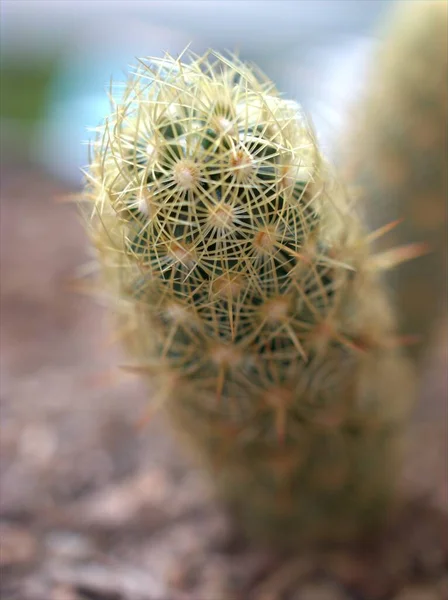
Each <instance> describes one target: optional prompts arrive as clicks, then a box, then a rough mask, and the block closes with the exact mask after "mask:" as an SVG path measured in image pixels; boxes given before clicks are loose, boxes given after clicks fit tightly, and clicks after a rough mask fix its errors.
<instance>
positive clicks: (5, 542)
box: [0, 523, 37, 567]
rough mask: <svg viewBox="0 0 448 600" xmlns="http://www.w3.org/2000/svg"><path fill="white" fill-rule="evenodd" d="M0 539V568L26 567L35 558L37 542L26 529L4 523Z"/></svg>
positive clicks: (0, 529)
mask: <svg viewBox="0 0 448 600" xmlns="http://www.w3.org/2000/svg"><path fill="white" fill-rule="evenodd" d="M0 539H1V552H0V566H2V567H7V566H8V567H9V566H14V565H24V564H26V563H29V562H31V561H32V560H33V559H34V558H35V556H36V553H37V542H36V539H35V538H34V537H33V536H32V535H31V533H30V532H29V531H27V530H26V529H24V528H21V527H17V526H13V525H8V524H6V523H2V524H0Z"/></svg>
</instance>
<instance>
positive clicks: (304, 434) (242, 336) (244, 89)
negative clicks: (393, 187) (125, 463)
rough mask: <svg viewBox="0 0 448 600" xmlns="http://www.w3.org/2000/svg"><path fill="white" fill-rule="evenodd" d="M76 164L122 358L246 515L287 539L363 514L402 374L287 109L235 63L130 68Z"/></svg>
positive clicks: (391, 441)
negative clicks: (84, 172)
mask: <svg viewBox="0 0 448 600" xmlns="http://www.w3.org/2000/svg"><path fill="white" fill-rule="evenodd" d="M88 177H89V180H88V184H87V197H88V198H89V199H90V200H92V203H91V206H92V205H93V211H92V213H91V219H90V224H91V235H92V240H93V243H94V244H95V246H96V248H97V249H98V255H99V257H100V262H101V265H102V272H103V276H104V280H105V285H106V286H107V289H109V290H110V292H111V295H112V296H113V297H114V298H116V299H118V300H119V303H118V309H117V310H118V316H119V319H120V320H121V326H122V327H123V328H124V329H125V330H126V332H127V335H126V337H125V345H126V346H127V348H128V350H129V352H130V354H131V356H133V357H134V361H135V362H134V365H133V366H132V367H131V368H132V369H134V370H136V371H138V372H140V373H142V374H146V375H147V377H148V378H150V380H151V382H152V383H154V384H155V385H156V387H157V388H158V390H159V392H160V397H161V398H162V400H163V402H162V407H163V410H166V412H167V413H168V415H169V417H170V419H171V421H172V423H174V424H175V425H176V427H177V429H178V431H179V432H180V434H181V435H182V436H183V437H185V438H187V439H188V440H189V442H190V444H191V446H192V448H193V449H195V451H196V452H197V454H198V456H199V457H200V459H201V460H202V461H203V462H204V464H205V465H206V466H207V468H208V469H209V472H210V474H211V477H212V480H213V484H214V486H215V488H216V490H217V491H218V494H219V496H220V497H221V498H223V499H224V501H225V502H226V503H227V504H228V505H229V506H230V507H231V509H232V510H233V511H234V512H235V514H237V515H238V516H239V518H240V519H241V523H242V524H243V527H245V528H246V529H247V530H248V531H249V532H251V533H253V534H255V535H259V536H261V537H264V538H265V539H268V540H275V541H277V542H278V543H280V544H285V545H288V544H297V543H299V542H301V541H310V540H315V541H319V540H337V539H343V538H345V537H352V536H353V535H355V534H357V533H359V532H360V531H363V530H364V528H368V527H376V526H377V525H378V524H379V523H380V522H381V520H382V519H383V518H384V517H385V515H386V514H387V513H388V511H387V508H388V507H390V506H391V505H392V504H393V502H392V503H391V501H392V499H393V498H394V497H395V484H396V479H397V473H398V471H397V469H398V468H399V461H400V457H401V446H402V442H403V436H402V434H403V425H404V423H405V421H406V417H407V412H408V409H409V405H410V400H411V396H412V392H413V381H412V373H411V372H410V370H409V367H408V364H407V362H406V361H405V359H404V358H403V357H402V356H401V352H400V350H399V348H398V347H397V344H396V338H395V334H394V318H393V315H392V314H391V312H390V309H389V307H388V305H387V302H386V300H385V298H384V294H383V292H382V290H381V289H380V287H379V284H378V281H377V273H376V266H375V265H376V263H375V260H373V259H372V257H371V256H370V254H369V249H368V244H367V241H366V239H365V238H364V237H363V235H362V231H361V230H360V228H359V226H358V224H357V222H356V220H354V218H353V217H352V216H350V202H349V201H348V200H347V198H346V196H345V192H344V190H343V188H342V187H341V186H340V185H338V183H337V181H336V180H335V178H334V176H333V174H332V173H331V170H330V168H329V167H328V166H327V165H326V164H325V161H324V160H323V158H322V157H321V156H320V153H319V151H318V149H317V147H316V144H315V141H314V137H313V133H312V129H311V128H310V126H309V124H308V123H307V121H306V120H305V118H304V116H303V115H302V113H301V111H300V109H299V107H298V106H297V105H296V104H295V103H292V102H289V101H286V100H284V99H282V98H281V97H280V95H279V94H278V92H277V91H276V89H275V88H274V86H273V85H272V84H271V83H270V82H269V81H267V80H266V79H264V78H263V77H262V76H260V75H258V74H256V73H255V72H254V70H251V69H249V68H248V67H246V66H244V65H243V64H240V63H239V62H237V61H236V60H235V59H232V60H228V59H227V58H224V57H222V56H220V55H217V54H214V53H209V54H207V55H206V56H203V57H200V58H197V57H193V58H192V59H191V60H190V61H189V62H186V61H185V62H181V61H180V60H174V59H171V58H170V57H168V56H167V57H165V58H164V59H160V60H151V61H150V60H148V61H142V62H141V65H140V67H139V69H138V70H137V72H136V74H135V76H134V77H133V78H132V79H131V80H130V81H129V83H128V85H127V86H126V89H125V93H124V97H123V99H122V100H121V101H120V102H119V103H117V104H116V105H115V107H114V111H113V112H112V114H111V116H110V117H109V118H108V119H107V120H106V123H105V126H104V127H103V128H102V129H101V132H100V134H99V136H98V140H97V143H96V144H95V145H94V148H93V157H92V161H91V166H90V170H89V174H88ZM156 396H157V394H156Z"/></svg>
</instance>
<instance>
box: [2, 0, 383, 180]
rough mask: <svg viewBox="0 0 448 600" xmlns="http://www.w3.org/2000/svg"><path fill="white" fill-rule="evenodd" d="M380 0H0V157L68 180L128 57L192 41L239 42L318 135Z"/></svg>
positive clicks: (348, 81) (349, 82)
mask: <svg viewBox="0 0 448 600" xmlns="http://www.w3.org/2000/svg"><path fill="white" fill-rule="evenodd" d="M389 4H390V0H374V1H372V0H357V1H356V2H354V1H353V0H301V1H298V2H291V1H286V2H285V1H279V0H277V1H276V2H270V1H262V2H256V1H249V2H247V1H246V2H245V1H234V2H232V1H214V0H211V1H203V0H197V1H191V0H179V1H172V0H160V1H135V0H123V1H120V0H111V1H107V0H100V1H90V2H87V1H85V2H84V1H82V2H80V1H77V0H58V1H54V0H47V1H45V0H4V1H3V2H2V4H1V11H2V24H1V27H2V31H1V33H2V35H1V78H2V92H1V93H2V96H1V112H0V119H1V128H2V140H3V146H2V154H3V156H4V157H5V156H6V158H8V157H12V156H14V157H16V158H20V159H23V158H25V159H27V160H29V161H30V162H33V163H36V164H39V165H41V166H42V167H43V168H44V169H46V170H47V171H49V172H51V173H52V174H53V175H55V176H57V177H59V178H61V179H62V180H64V181H67V182H70V183H71V184H74V185H76V184H79V182H80V174H79V168H80V167H81V166H83V165H84V164H85V163H86V157H87V154H86V147H85V146H83V145H82V141H85V140H86V139H87V137H88V133H87V132H86V127H88V126H90V127H92V126H96V125H97V124H98V122H99V121H100V119H101V118H102V117H103V116H104V114H105V113H106V112H107V111H108V103H107V100H106V96H105V93H104V92H105V89H106V87H107V86H108V85H109V82H110V78H111V77H112V78H113V80H114V81H120V80H122V79H123V75H124V73H125V72H126V70H127V68H128V65H129V64H132V63H134V61H135V57H137V56H154V55H155V56H159V55H160V54H161V53H163V52H165V51H168V52H170V53H173V54H176V53H179V52H180V51H181V50H182V49H183V48H185V46H186V45H187V44H189V43H191V47H192V49H193V50H194V51H196V52H202V51H203V50H205V49H207V48H208V47H213V48H214V49H217V50H219V51H225V50H230V51H238V52H239V54H240V56H241V57H242V58H243V59H246V60H250V61H254V62H256V63H257V64H258V65H259V67H260V68H261V69H262V70H264V71H265V73H266V74H267V75H268V76H269V77H271V78H272V79H273V80H274V81H275V83H276V84H277V85H278V87H279V89H280V90H281V91H282V92H283V93H285V94H286V95H287V96H290V97H293V98H296V99H298V100H300V101H301V102H302V104H303V105H304V106H305V107H306V109H307V110H309V111H310V113H311V114H312V116H313V117H314V119H315V121H316V125H317V126H318V129H319V131H320V132H321V136H323V137H324V138H325V142H327V141H329V140H330V137H331V134H332V130H333V133H334V128H335V127H337V126H338V125H339V124H340V119H341V114H342V111H343V107H344V105H345V103H346V102H347V100H348V99H350V98H351V97H352V96H353V95H354V94H355V93H356V90H357V89H358V88H359V85H360V77H361V74H362V64H363V60H364V59H365V58H366V56H367V55H368V53H369V52H370V51H371V46H372V44H373V43H374V41H375V40H374V38H373V31H374V30H375V27H376V25H377V23H378V21H379V20H380V18H381V15H382V14H383V12H384V10H385V9H387V7H388V5H389Z"/></svg>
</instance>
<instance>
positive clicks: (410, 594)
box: [394, 586, 441, 600]
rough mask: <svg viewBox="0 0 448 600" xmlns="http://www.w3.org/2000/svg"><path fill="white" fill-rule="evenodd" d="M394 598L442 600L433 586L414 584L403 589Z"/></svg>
mask: <svg viewBox="0 0 448 600" xmlns="http://www.w3.org/2000/svg"><path fill="white" fill-rule="evenodd" d="M394 600H441V598H440V596H439V594H438V593H437V590H435V589H434V588H433V587H426V586H424V587H423V586H412V587H407V588H405V589H403V590H401V592H399V593H398V595H396V596H395V598H394Z"/></svg>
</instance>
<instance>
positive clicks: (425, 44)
mask: <svg viewBox="0 0 448 600" xmlns="http://www.w3.org/2000/svg"><path fill="white" fill-rule="evenodd" d="M447 9H448V2H446V0H423V1H420V0H414V1H412V2H401V3H396V4H395V5H394V6H393V8H392V10H391V12H390V13H388V15H387V17H388V19H387V24H385V26H384V29H383V32H382V33H383V38H384V39H383V42H382V44H381V45H380V48H379V50H378V52H376V53H375V55H374V57H373V61H372V65H371V69H370V73H369V83H368V85H367V87H366V90H365V92H364V94H363V97H362V99H361V102H360V103H359V105H358V107H357V109H356V111H354V117H353V124H352V131H351V132H350V134H349V135H350V139H349V142H348V144H347V146H348V148H349V151H347V166H348V169H347V171H348V173H347V177H348V179H349V181H350V182H351V183H352V184H354V185H355V186H356V187H357V189H358V192H359V194H360V205H361V207H362V210H363V212H364V218H365V220H366V222H367V223H368V225H369V227H371V228H373V229H374V228H377V227H380V226H382V225H384V224H385V223H387V222H388V221H398V220H401V223H400V225H399V226H398V227H397V228H396V229H395V231H394V233H393V234H392V233H391V234H390V236H388V237H384V238H381V239H378V240H377V241H376V247H375V249H376V250H378V251H382V250H384V248H385V245H386V244H404V243H420V244H421V245H426V246H427V252H426V253H425V255H424V256H422V257H421V258H419V259H418V260H416V261H410V262H409V263H408V264H406V265H404V266H403V268H400V269H397V270H394V271H388V272H387V278H386V283H387V285H388V287H389V288H390V289H391V290H392V291H393V294H394V302H395V304H396V307H397V315H398V317H399V327H400V330H401V332H402V333H403V334H406V335H416V336H418V338H419V343H418V344H414V345H412V346H410V347H409V349H410V350H411V351H412V355H413V356H414V358H418V359H421V358H422V357H423V356H424V355H425V353H426V350H427V348H428V343H429V342H430V341H431V336H432V335H433V333H434V329H435V327H437V325H438V324H440V321H441V320H442V319H443V318H445V319H446V300H447V287H446V256H447V191H448V190H447V165H448V137H447V135H448V134H447V132H448V129H447V127H448V86H447V72H448V10H447ZM359 140H362V143H359ZM355 142H356V151H353V148H354V145H353V144H354V143H355Z"/></svg>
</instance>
